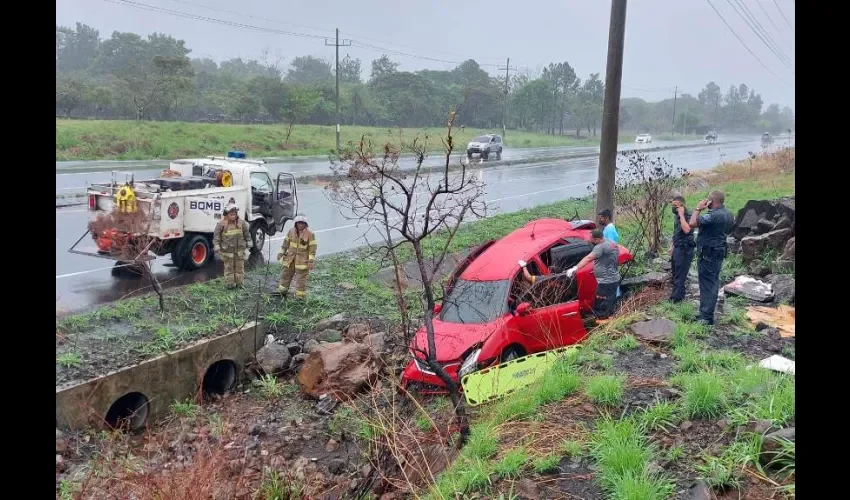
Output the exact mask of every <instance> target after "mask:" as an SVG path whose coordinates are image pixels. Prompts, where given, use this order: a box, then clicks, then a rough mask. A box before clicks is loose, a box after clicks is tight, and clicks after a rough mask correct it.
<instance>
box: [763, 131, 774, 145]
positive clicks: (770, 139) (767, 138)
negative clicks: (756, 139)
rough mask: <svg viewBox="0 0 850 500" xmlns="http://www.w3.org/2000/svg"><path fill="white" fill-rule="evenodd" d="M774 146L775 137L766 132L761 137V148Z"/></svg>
mask: <svg viewBox="0 0 850 500" xmlns="http://www.w3.org/2000/svg"><path fill="white" fill-rule="evenodd" d="M771 144H773V136H771V135H770V132H765V133H763V134H762V135H761V146H762V147H763V148H764V147H767V146H770V145H771Z"/></svg>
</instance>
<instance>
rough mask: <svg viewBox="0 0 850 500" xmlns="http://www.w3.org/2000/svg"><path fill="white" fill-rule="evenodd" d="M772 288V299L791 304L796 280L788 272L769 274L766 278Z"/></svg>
mask: <svg viewBox="0 0 850 500" xmlns="http://www.w3.org/2000/svg"><path fill="white" fill-rule="evenodd" d="M766 280H767V282H768V283H770V286H771V287H772V288H773V301H774V302H776V303H782V304H793V303H794V299H795V294H796V281H795V280H794V276H792V275H790V274H771V275H769V276H768V277H767V278H766Z"/></svg>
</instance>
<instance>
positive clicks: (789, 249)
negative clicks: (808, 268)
mask: <svg viewBox="0 0 850 500" xmlns="http://www.w3.org/2000/svg"><path fill="white" fill-rule="evenodd" d="M796 239H797V238H796V237H792V238H791V239H789V240H788V241H787V242H785V248H783V249H782V256H781V257H779V260H787V261H795V260H796V259H795V254H796V251H797V249H796V242H795V240H796Z"/></svg>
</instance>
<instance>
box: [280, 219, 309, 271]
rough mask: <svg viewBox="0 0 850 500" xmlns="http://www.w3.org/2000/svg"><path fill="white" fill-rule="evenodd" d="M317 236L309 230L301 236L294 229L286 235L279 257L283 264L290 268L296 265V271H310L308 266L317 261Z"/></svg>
mask: <svg viewBox="0 0 850 500" xmlns="http://www.w3.org/2000/svg"><path fill="white" fill-rule="evenodd" d="M316 248H318V247H317V243H316V235H315V234H313V231H310V229H309V228H307V229H305V230H304V231H303V232H302V233H301V234H298V230H297V229H295V228H294V227H293V228H292V229H290V230H289V232H288V233H287V234H286V238H284V240H283V245H281V247H280V252H279V253H278V255H277V258H278V259H282V260H281V264H283V265H284V266H286V267H289V266H291V265H293V264H295V270H296V271H303V270H305V269H308V267H309V266H308V264H310V263H312V262H313V261H314V260H316Z"/></svg>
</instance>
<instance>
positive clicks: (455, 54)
mask: <svg viewBox="0 0 850 500" xmlns="http://www.w3.org/2000/svg"><path fill="white" fill-rule="evenodd" d="M340 33H344V34H347V35H350V36H352V37H355V38H359V39H360V40H366V41H367V42H374V43H380V44H385V43H386V42H384V41H382V40H376V39H374V38H368V37H365V36H361V35H357V34H355V33H352V32H350V31H340ZM394 45H395V46H397V47H401V48H403V49H411V50H420V51H423V52H432V53H434V54H445V55H447V56H454V57H460V58H463V59H475V58H474V57H469V56H467V55H464V54H459V53H457V52H446V51H442V50H433V49H423V48H421V47H412V46H410V45H402V44H400V43H395V44H394ZM479 59H492V60H501V59H503V58H502V57H491V56H487V57H484V58H479ZM487 66H493V65H492V64H487Z"/></svg>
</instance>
